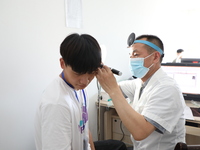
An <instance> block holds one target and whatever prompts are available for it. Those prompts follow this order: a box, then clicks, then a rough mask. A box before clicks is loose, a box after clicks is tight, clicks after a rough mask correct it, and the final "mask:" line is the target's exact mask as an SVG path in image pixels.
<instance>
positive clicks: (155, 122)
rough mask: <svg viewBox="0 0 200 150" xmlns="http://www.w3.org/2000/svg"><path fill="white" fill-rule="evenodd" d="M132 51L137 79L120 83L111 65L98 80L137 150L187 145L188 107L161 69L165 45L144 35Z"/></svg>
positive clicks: (132, 65) (131, 62) (132, 60)
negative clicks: (186, 112)
mask: <svg viewBox="0 0 200 150" xmlns="http://www.w3.org/2000/svg"><path fill="white" fill-rule="evenodd" d="M131 49H132V51H131V54H130V67H131V72H132V75H133V76H135V77H137V79H135V80H127V81H123V82H121V83H119V84H118V83H117V82H116V79H115V77H114V76H113V74H112V72H111V70H110V69H109V68H108V67H107V66H103V67H102V68H99V69H98V72H97V75H96V77H97V79H98V81H99V82H100V84H101V86H102V87H103V89H104V90H105V91H106V92H107V93H108V94H109V96H110V97H111V99H112V101H113V104H114V106H115V109H116V111H117V113H118V115H119V117H120V118H121V120H122V122H123V124H124V125H125V126H126V128H127V129H128V130H129V131H130V133H131V137H132V141H133V143H134V144H133V145H134V150H172V149H174V147H175V145H176V143H177V142H185V119H184V109H185V107H186V105H185V102H184V98H183V96H182V92H181V90H180V88H179V86H178V85H177V83H176V82H175V81H174V79H172V78H171V77H169V76H168V75H167V74H166V73H165V72H164V71H163V70H162V68H161V62H162V58H163V56H164V47H163V43H162V41H161V40H160V39H159V38H158V37H157V36H154V35H141V36H139V37H137V38H136V40H135V41H134V42H133V43H132V45H131ZM121 91H123V93H124V94H125V95H126V96H128V97H129V98H130V100H132V101H133V102H132V105H129V104H128V102H127V101H126V99H125V98H124V95H123V93H122V92H121Z"/></svg>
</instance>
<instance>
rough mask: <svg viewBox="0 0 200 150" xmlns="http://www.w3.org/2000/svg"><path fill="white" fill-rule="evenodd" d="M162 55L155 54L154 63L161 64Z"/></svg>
mask: <svg viewBox="0 0 200 150" xmlns="http://www.w3.org/2000/svg"><path fill="white" fill-rule="evenodd" d="M160 57H161V55H160V53H159V52H155V55H154V61H155V62H156V63H157V62H160Z"/></svg>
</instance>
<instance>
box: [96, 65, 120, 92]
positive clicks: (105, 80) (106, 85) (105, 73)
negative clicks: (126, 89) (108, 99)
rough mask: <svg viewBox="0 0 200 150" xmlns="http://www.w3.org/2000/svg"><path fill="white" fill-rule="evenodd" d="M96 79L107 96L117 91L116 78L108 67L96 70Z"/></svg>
mask: <svg viewBox="0 0 200 150" xmlns="http://www.w3.org/2000/svg"><path fill="white" fill-rule="evenodd" d="M96 78H97V80H98V81H99V83H100V84H101V86H102V88H103V89H104V90H105V91H106V92H107V93H108V94H109V95H112V94H114V93H115V91H118V90H119V86H118V83H117V81H116V78H115V76H114V75H113V73H112V71H111V69H110V68H109V67H108V66H105V65H104V66H103V67H102V68H98V70H97V74H96Z"/></svg>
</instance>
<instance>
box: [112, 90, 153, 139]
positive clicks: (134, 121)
mask: <svg viewBox="0 0 200 150" xmlns="http://www.w3.org/2000/svg"><path fill="white" fill-rule="evenodd" d="M110 97H111V98H112V100H113V104H114V106H115V109H116V111H117V113H118V115H119V117H120V119H121V120H122V122H123V124H124V125H125V127H126V128H127V129H128V130H129V132H130V133H131V134H132V136H133V137H134V139H135V140H143V139H145V138H146V137H148V136H149V135H150V134H151V133H152V132H153V131H154V130H155V127H154V126H153V125H152V124H150V123H149V122H147V121H146V120H145V118H144V116H142V115H141V114H139V113H137V112H136V111H135V110H134V109H133V108H132V107H131V106H130V105H129V104H128V102H127V101H126V99H125V98H124V96H123V94H122V93H121V91H117V90H116V91H115V92H113V93H112V94H110Z"/></svg>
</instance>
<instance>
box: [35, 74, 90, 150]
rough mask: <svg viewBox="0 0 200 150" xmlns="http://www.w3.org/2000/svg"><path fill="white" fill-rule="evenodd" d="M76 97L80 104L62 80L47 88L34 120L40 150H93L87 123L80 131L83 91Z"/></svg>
mask: <svg viewBox="0 0 200 150" xmlns="http://www.w3.org/2000/svg"><path fill="white" fill-rule="evenodd" d="M84 92H85V91H84ZM76 93H77V96H78V100H79V101H78V100H77V98H76V96H75V91H74V89H73V88H71V87H70V86H68V85H67V84H66V83H65V81H64V80H63V79H62V78H60V77H58V78H56V79H55V80H54V81H53V82H52V83H51V84H50V85H49V86H48V87H47V88H46V90H45V91H44V93H43V95H42V98H41V102H40V104H39V107H38V110H37V113H36V117H35V143H36V149H37V150H90V145H89V143H88V138H89V137H88V136H89V135H88V121H87V122H86V124H85V129H84V130H83V132H82V133H81V131H80V121H81V120H82V104H84V96H83V92H82V90H79V91H76ZM85 94H86V93H85ZM86 97H87V95H86ZM87 104H88V103H87ZM86 106H87V105H86ZM84 141H85V142H84ZM84 143H86V144H84ZM84 145H85V146H84ZM83 147H85V148H83Z"/></svg>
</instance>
